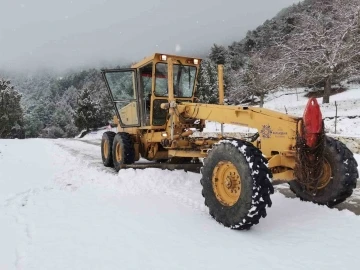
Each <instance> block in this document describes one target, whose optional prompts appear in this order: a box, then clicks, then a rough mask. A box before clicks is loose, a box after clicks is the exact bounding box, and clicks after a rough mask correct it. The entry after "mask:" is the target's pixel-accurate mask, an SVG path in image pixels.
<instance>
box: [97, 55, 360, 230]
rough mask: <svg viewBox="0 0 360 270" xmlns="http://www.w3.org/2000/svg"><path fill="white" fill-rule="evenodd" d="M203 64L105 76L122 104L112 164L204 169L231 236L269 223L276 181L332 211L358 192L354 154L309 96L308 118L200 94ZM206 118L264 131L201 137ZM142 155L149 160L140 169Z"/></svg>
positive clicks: (108, 159)
mask: <svg viewBox="0 0 360 270" xmlns="http://www.w3.org/2000/svg"><path fill="white" fill-rule="evenodd" d="M200 64H201V59H199V58H193V57H184V56H176V55H169V54H160V53H155V54H153V55H151V56H150V57H147V58H145V59H143V60H142V61H140V62H139V63H137V64H134V65H133V66H132V67H131V68H127V69H113V70H102V74H103V77H104V79H105V82H106V85H107V88H108V91H109V95H110V97H111V99H112V102H113V104H114V108H115V111H116V116H115V117H114V121H115V123H116V124H117V133H115V132H111V131H108V132H105V133H104V134H103V137H102V141H101V155H102V160H103V164H104V165H105V166H108V167H110V166H112V167H114V168H115V170H116V171H119V170H121V169H124V168H148V167H159V168H163V169H173V168H176V167H177V168H179V167H180V168H184V169H191V167H192V166H200V167H201V174H202V177H201V180H200V182H201V185H202V195H203V197H204V199H205V205H206V206H207V207H208V208H209V213H210V215H211V216H212V217H213V218H214V219H215V220H216V221H218V222H219V223H221V224H223V225H224V226H226V227H230V228H232V229H239V230H242V229H249V228H250V227H251V226H252V225H254V224H257V223H258V222H259V219H260V218H261V217H265V216H266V207H270V206H271V199H270V195H271V194H273V192H274V188H273V183H277V182H287V183H289V185H290V189H291V190H292V191H293V192H294V193H295V194H296V195H297V196H298V197H300V199H302V200H306V201H311V202H314V203H317V204H323V205H327V206H329V207H332V206H334V205H336V204H338V203H341V202H343V201H344V200H345V199H346V198H347V197H349V196H350V195H351V194H352V191H353V189H354V188H355V187H356V181H357V178H358V171H357V163H356V160H355V159H354V157H353V154H352V153H351V151H350V150H349V149H348V148H347V147H346V146H345V145H344V144H343V143H341V142H339V141H337V140H335V139H333V138H331V137H328V136H326V135H325V133H324V124H323V120H322V115H321V111H320V107H319V105H318V103H317V101H316V99H309V102H308V104H307V106H306V109H305V112H304V116H303V117H294V116H290V115H288V114H283V113H279V112H276V111H272V110H268V109H265V108H259V107H248V106H238V105H236V106H230V105H224V87H223V85H224V84H223V65H221V64H220V65H218V81H219V104H202V103H198V102H197V98H196V97H195V89H196V81H197V75H198V73H199V68H200ZM206 121H215V122H219V123H221V124H222V125H223V124H232V125H240V126H246V127H251V128H255V129H257V131H258V132H257V133H256V134H254V136H251V137H250V138H245V139H237V138H226V137H224V136H223V133H221V134H219V136H218V137H198V136H195V135H194V133H195V132H197V131H202V130H203V129H204V127H205V124H206ZM140 157H141V158H142V159H146V160H148V161H153V162H146V163H139V160H140Z"/></svg>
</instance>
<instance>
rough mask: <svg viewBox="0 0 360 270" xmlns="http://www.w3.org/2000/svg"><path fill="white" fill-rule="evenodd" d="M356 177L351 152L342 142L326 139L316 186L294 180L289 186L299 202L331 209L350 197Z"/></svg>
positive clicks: (354, 186)
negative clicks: (322, 161) (321, 205)
mask: <svg viewBox="0 0 360 270" xmlns="http://www.w3.org/2000/svg"><path fill="white" fill-rule="evenodd" d="M358 177H359V175H358V170H357V162H356V160H355V159H354V156H353V154H352V153H351V151H350V150H349V149H348V148H347V147H346V145H345V144H343V143H342V142H340V141H338V140H335V139H334V138H331V137H326V142H325V149H324V164H323V173H322V176H321V178H320V180H319V182H318V183H317V186H316V187H313V186H310V187H309V186H305V185H303V184H301V181H296V180H295V181H291V182H290V183H289V185H290V189H291V191H293V192H294V193H295V194H296V196H297V197H299V198H300V199H301V200H304V201H311V202H314V203H317V204H323V205H327V206H329V207H332V206H335V205H337V204H339V203H341V202H343V201H345V200H346V198H348V197H350V196H351V194H352V192H353V189H354V188H356V182H357V178H358Z"/></svg>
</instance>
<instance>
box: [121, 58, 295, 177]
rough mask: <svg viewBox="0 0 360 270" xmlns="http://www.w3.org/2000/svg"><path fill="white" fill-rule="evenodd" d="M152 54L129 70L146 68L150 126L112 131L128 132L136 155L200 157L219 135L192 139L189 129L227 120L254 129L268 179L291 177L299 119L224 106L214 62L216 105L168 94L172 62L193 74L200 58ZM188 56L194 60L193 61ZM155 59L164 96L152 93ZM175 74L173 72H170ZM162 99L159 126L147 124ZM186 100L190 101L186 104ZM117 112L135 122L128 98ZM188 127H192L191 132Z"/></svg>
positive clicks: (135, 114) (124, 119)
mask: <svg viewBox="0 0 360 270" xmlns="http://www.w3.org/2000/svg"><path fill="white" fill-rule="evenodd" d="M162 55H163V54H160V53H155V54H153V55H151V56H149V57H147V58H144V59H143V60H141V61H140V62H139V63H137V64H134V65H133V66H132V68H134V69H137V70H138V72H140V70H141V68H143V67H145V66H150V65H151V67H152V84H151V89H152V91H151V106H150V125H148V124H147V125H142V126H140V127H121V126H120V125H118V131H122V132H128V133H130V134H132V135H133V138H134V142H135V145H136V151H135V152H136V155H137V159H138V158H139V156H140V154H141V156H143V157H145V158H147V159H149V160H154V159H155V160H156V159H167V158H171V157H173V156H176V157H194V158H203V157H206V156H207V151H208V150H209V149H211V147H212V145H213V144H214V143H217V142H218V141H219V140H221V139H222V138H221V137H219V138H206V137H204V138H194V137H192V133H193V131H192V130H194V129H197V130H202V128H203V127H204V126H205V121H206V120H209V121H215V122H219V123H221V124H233V125H240V126H246V127H251V128H256V129H257V130H258V133H259V138H258V139H257V140H256V141H255V142H253V144H254V145H255V146H256V147H258V148H259V149H260V150H261V151H262V153H263V154H264V156H265V157H266V158H267V159H268V160H269V167H270V168H271V169H272V170H273V173H274V178H275V179H281V180H292V179H293V178H294V174H293V169H294V167H295V150H296V149H295V144H296V136H297V130H298V126H299V121H300V119H301V118H298V117H293V116H290V115H287V114H283V113H279V112H275V111H272V110H268V109H264V108H258V107H244V106H224V105H223V102H224V87H223V86H224V83H223V76H222V74H223V66H222V65H219V66H218V72H219V103H220V104H219V105H215V104H200V103H192V101H194V100H195V96H194V94H193V95H192V96H191V97H189V98H177V97H176V96H174V82H173V78H174V69H173V66H174V65H175V64H176V65H188V66H196V67H197V68H198V69H197V72H196V76H197V74H198V70H199V66H200V63H201V59H198V58H191V57H183V56H176V55H168V54H166V59H165V58H164V59H163V58H162V57H161V56H162ZM194 59H198V60H197V62H196V64H195V63H194ZM157 63H165V64H167V68H168V70H167V74H166V78H167V80H168V81H167V88H168V90H167V91H168V94H167V95H166V96H161V97H160V96H156V95H155V78H156V74H155V67H156V64H157ZM175 76H176V75H175ZM159 99H162V100H163V101H164V102H161V103H162V105H161V108H162V109H164V110H167V117H166V119H165V123H164V125H161V126H155V125H152V123H153V114H154V110H153V104H154V101H155V100H159ZM189 101H191V102H189ZM119 114H120V116H121V119H122V122H123V124H124V125H134V126H135V125H137V124H138V123H139V122H138V121H140V119H138V109H137V102H131V103H130V104H128V105H126V106H125V107H123V108H122V109H121V110H120V111H119ZM191 129H192V130H191Z"/></svg>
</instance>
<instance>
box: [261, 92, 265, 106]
mask: <svg viewBox="0 0 360 270" xmlns="http://www.w3.org/2000/svg"><path fill="white" fill-rule="evenodd" d="M262 107H264V94H263V93H262V94H260V108H262Z"/></svg>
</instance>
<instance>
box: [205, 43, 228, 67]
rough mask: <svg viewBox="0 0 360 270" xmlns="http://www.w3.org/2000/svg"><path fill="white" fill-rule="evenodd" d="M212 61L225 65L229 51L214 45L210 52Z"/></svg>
mask: <svg viewBox="0 0 360 270" xmlns="http://www.w3.org/2000/svg"><path fill="white" fill-rule="evenodd" d="M209 57H210V60H211V61H213V62H214V63H216V64H225V59H226V57H227V51H226V49H225V47H224V46H219V45H216V44H214V45H213V46H212V47H211V50H210V55H209Z"/></svg>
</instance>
